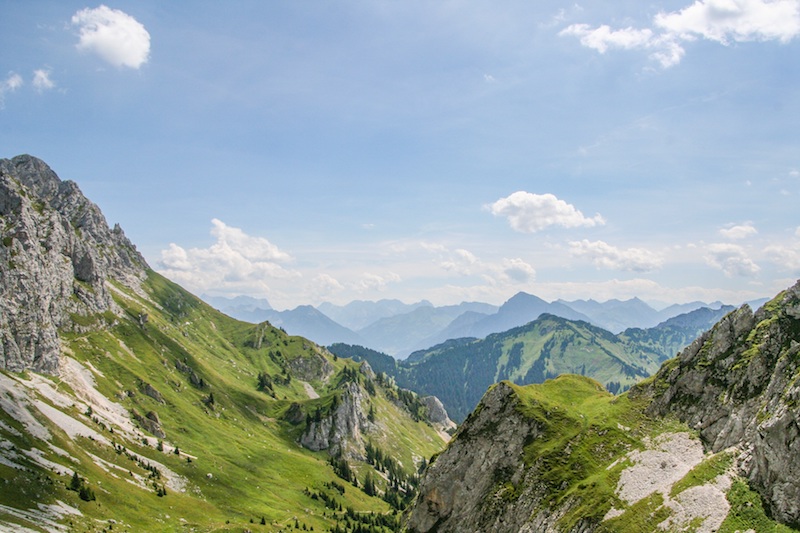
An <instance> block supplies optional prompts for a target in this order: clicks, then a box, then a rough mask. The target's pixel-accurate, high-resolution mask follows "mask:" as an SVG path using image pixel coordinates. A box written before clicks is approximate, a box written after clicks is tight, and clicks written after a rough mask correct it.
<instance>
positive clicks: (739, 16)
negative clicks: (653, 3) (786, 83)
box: [654, 0, 800, 44]
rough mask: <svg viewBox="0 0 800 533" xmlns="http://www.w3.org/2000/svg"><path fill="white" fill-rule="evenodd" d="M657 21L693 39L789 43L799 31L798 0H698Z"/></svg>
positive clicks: (799, 11)
mask: <svg viewBox="0 0 800 533" xmlns="http://www.w3.org/2000/svg"><path fill="white" fill-rule="evenodd" d="M654 24H655V25H656V26H658V27H659V28H662V29H664V30H665V31H666V32H668V33H671V34H675V35H678V36H679V37H680V38H682V39H687V40H691V39H694V38H696V37H702V38H704V39H708V40H711V41H717V42H719V43H721V44H728V43H730V42H732V41H734V42H743V41H780V42H783V43H787V42H789V41H790V40H792V39H793V38H794V37H795V36H797V34H798V33H800V3H798V2H797V0H772V1H768V0H702V1H700V0H698V1H696V2H695V3H693V4H692V5H691V6H689V7H686V8H684V9H681V10H680V11H677V12H674V13H659V14H658V15H656V17H655V20H654Z"/></svg>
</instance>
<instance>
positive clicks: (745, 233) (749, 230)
mask: <svg viewBox="0 0 800 533" xmlns="http://www.w3.org/2000/svg"><path fill="white" fill-rule="evenodd" d="M757 233H758V230H757V229H756V228H755V227H754V226H753V225H752V224H751V223H750V222H745V223H744V224H737V225H732V226H729V227H727V228H723V229H721V230H719V234H720V235H722V236H723V237H725V238H726V239H730V240H739V239H746V238H747V237H751V236H753V235H756V234H757Z"/></svg>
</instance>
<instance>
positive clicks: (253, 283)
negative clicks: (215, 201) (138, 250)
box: [159, 219, 300, 295]
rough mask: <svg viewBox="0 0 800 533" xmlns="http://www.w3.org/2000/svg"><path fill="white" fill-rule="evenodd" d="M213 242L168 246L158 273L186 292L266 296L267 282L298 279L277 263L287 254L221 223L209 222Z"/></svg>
mask: <svg viewBox="0 0 800 533" xmlns="http://www.w3.org/2000/svg"><path fill="white" fill-rule="evenodd" d="M212 225H213V227H212V229H211V235H212V236H213V237H215V238H216V242H214V244H212V245H211V246H210V247H208V248H190V249H188V250H187V249H184V248H182V247H181V246H178V245H177V244H174V243H170V245H169V248H167V249H166V250H162V251H161V260H160V261H159V265H160V266H161V270H160V272H161V273H162V274H164V275H165V276H167V277H168V278H170V279H172V280H174V281H177V282H178V283H181V284H184V285H185V286H186V287H187V288H188V289H189V290H191V291H195V292H206V291H209V290H215V291H218V292H219V291H221V292H238V293H240V294H261V295H266V293H267V292H268V291H269V281H270V280H274V279H288V278H296V277H299V276H300V274H299V273H298V272H295V271H293V270H287V269H286V268H284V267H283V266H282V265H281V263H286V262H288V261H290V260H291V257H290V256H289V254H287V253H285V252H283V251H281V250H280V249H278V247H277V246H275V245H274V244H272V243H271V242H269V241H268V240H267V239H265V238H263V237H253V236H250V235H247V234H246V233H245V232H244V231H242V230H241V229H239V228H234V227H231V226H228V225H227V224H225V223H224V222H222V221H221V220H217V219H214V220H212Z"/></svg>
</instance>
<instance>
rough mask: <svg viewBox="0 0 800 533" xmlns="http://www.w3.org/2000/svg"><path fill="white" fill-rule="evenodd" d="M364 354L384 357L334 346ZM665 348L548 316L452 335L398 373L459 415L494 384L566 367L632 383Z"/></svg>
mask: <svg viewBox="0 0 800 533" xmlns="http://www.w3.org/2000/svg"><path fill="white" fill-rule="evenodd" d="M331 349H332V350H334V351H335V352H337V353H346V354H348V355H351V356H354V357H359V356H360V357H361V358H363V359H365V360H368V361H370V364H372V361H380V364H381V365H382V366H383V367H385V366H386V362H385V361H384V360H383V358H380V359H378V358H377V357H376V355H375V354H374V353H373V352H371V351H368V350H363V351H360V352H359V351H358V350H353V349H352V348H350V349H344V348H343V347H340V346H338V345H337V346H332V347H331ZM658 363H659V354H657V353H655V352H653V351H651V350H648V349H642V348H639V347H638V346H636V345H634V344H632V343H625V342H622V341H621V340H620V339H619V338H618V337H617V336H615V335H613V334H612V333H610V332H608V331H606V330H604V329H601V328H598V327H596V326H592V325H591V324H588V323H586V322H582V321H571V320H568V319H565V318H560V317H557V316H554V315H542V316H541V317H540V318H539V319H538V320H535V321H533V322H530V323H529V324H526V325H525V326H521V327H518V328H514V329H511V330H509V331H505V332H503V333H495V334H492V335H489V336H488V337H486V338H485V339H471V340H468V339H465V340H464V341H463V342H458V341H450V342H447V343H444V344H442V345H439V346H435V347H433V348H431V349H430V350H427V351H426V352H425V353H416V354H415V355H414V360H412V361H400V362H398V363H397V364H396V365H395V369H394V375H395V376H396V379H397V382H398V383H399V384H400V386H402V387H406V388H409V389H412V390H414V391H417V392H418V393H419V394H431V395H435V396H437V397H438V398H439V399H440V400H441V401H442V403H443V404H444V405H445V407H446V408H447V412H448V414H449V415H450V417H451V418H452V419H453V420H456V421H461V420H463V419H464V418H465V417H466V416H467V414H469V412H470V411H471V410H472V409H473V408H474V407H475V406H476V405H477V404H478V401H479V400H480V398H481V396H483V394H484V392H486V389H487V388H488V387H489V386H491V385H492V384H493V383H497V382H498V381H502V380H509V381H511V382H514V383H517V384H521V385H524V384H529V383H542V382H543V381H545V380H546V379H549V378H553V377H556V376H558V375H561V374H578V375H583V376H589V377H592V378H593V379H596V380H597V381H599V382H601V383H603V384H604V385H605V386H606V387H607V388H608V389H609V390H611V391H612V392H618V391H622V390H625V389H627V388H628V387H630V386H631V385H633V384H634V383H636V382H637V381H639V380H641V379H644V378H646V377H647V376H649V375H650V374H652V373H653V372H655V371H656V370H657V369H658Z"/></svg>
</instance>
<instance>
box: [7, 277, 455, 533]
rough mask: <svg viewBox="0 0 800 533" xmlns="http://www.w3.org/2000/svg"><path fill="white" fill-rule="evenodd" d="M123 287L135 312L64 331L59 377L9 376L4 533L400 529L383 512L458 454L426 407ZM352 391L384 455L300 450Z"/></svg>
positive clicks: (324, 362) (267, 336)
mask: <svg viewBox="0 0 800 533" xmlns="http://www.w3.org/2000/svg"><path fill="white" fill-rule="evenodd" d="M112 283H113V282H112ZM109 288H110V290H111V292H112V293H113V295H114V299H115V301H116V303H117V304H118V305H119V306H120V307H121V308H122V310H123V313H122V315H121V316H117V315H114V314H111V313H105V314H98V315H96V316H88V317H79V318H77V319H78V320H80V321H81V324H80V327H79V328H72V331H70V332H62V333H61V338H62V343H63V345H64V348H63V353H62V357H61V361H60V368H59V375H58V377H45V376H42V375H39V374H34V373H26V374H11V373H6V372H3V373H0V407H2V409H0V438H1V440H0V485H2V486H5V487H6V488H5V489H3V490H0V529H2V528H3V527H7V528H11V529H13V528H15V527H18V528H23V527H25V528H28V529H29V530H34V531H39V530H49V531H60V530H64V531H66V530H70V531H71V530H75V531H100V530H111V529H112V527H113V530H114V531H190V530H192V531H243V530H244V529H251V530H253V531H280V530H286V529H289V528H291V527H294V526H295V524H297V525H298V526H299V527H305V528H309V529H310V528H312V527H313V529H314V530H315V531H326V530H334V528H336V527H338V526H337V524H341V525H342V527H343V526H344V524H347V523H351V524H354V523H356V522H359V521H360V522H364V523H369V522H372V525H370V526H368V527H371V528H373V529H372V530H373V531H389V530H392V529H397V527H398V526H397V524H398V519H397V517H396V516H393V514H392V506H391V505H389V503H387V502H386V501H384V500H389V501H390V502H391V503H392V504H393V505H394V506H395V507H399V508H402V506H403V505H404V502H405V501H408V499H410V496H411V495H412V494H413V490H414V485H415V483H416V477H415V476H416V473H417V469H418V467H419V465H420V464H421V463H422V462H423V460H424V459H426V458H428V457H430V456H431V455H433V454H435V453H437V452H438V451H440V450H441V448H442V447H443V446H444V442H443V440H442V439H441V437H440V436H439V434H438V432H437V431H436V430H435V429H434V428H433V427H432V426H431V425H430V424H428V423H426V422H425V421H424V417H425V413H424V409H421V408H420V406H419V402H418V401H417V400H416V396H415V395H413V394H411V393H408V392H406V391H402V390H400V389H398V388H397V387H396V385H394V384H393V383H389V382H382V383H379V382H377V381H375V380H374V379H373V377H371V376H370V374H371V373H370V371H369V370H368V369H367V368H364V367H360V366H359V365H357V364H356V363H354V362H353V361H352V360H349V359H342V358H337V357H335V356H333V355H331V354H330V353H328V352H327V350H325V349H324V348H320V347H318V346H317V345H315V344H313V343H311V342H309V341H307V340H305V339H303V338H300V337H291V336H288V335H286V334H285V333H284V332H283V331H281V330H279V329H275V328H273V327H271V326H270V325H269V324H266V323H264V324H260V325H251V324H246V323H242V322H238V321H236V320H233V319H231V318H229V317H226V316H225V315H222V314H221V313H218V312H216V311H215V310H213V309H212V308H210V307H209V306H207V305H205V304H203V303H202V302H201V301H200V300H198V299H197V298H195V297H194V296H192V295H190V294H188V293H187V292H185V291H184V290H182V289H181V288H180V287H178V286H177V285H174V284H172V283H171V282H169V281H167V280H166V279H164V278H163V277H161V276H159V275H158V274H155V273H153V272H149V273H148V277H147V280H146V281H145V282H144V284H143V289H144V290H143V292H141V293H137V292H134V291H133V290H131V289H128V288H126V287H123V286H122V285H118V284H115V285H113V286H109ZM77 330H80V331H77ZM345 386H348V387H351V388H352V390H355V391H359V394H362V393H363V395H362V396H363V398H362V402H361V407H362V408H363V409H364V410H365V413H363V416H364V417H366V418H369V420H370V423H369V425H368V426H366V430H365V431H364V432H363V433H362V434H360V435H358V437H359V438H361V441H360V442H358V443H355V445H354V446H353V449H364V444H365V443H369V445H370V449H371V450H372V455H373V456H372V457H367V456H366V454H364V455H359V454H353V455H337V456H331V454H330V453H329V450H327V449H322V450H321V451H316V452H314V451H311V450H309V449H306V448H304V447H302V446H301V445H300V444H299V440H300V439H301V436H302V435H303V434H305V433H307V432H308V429H309V424H310V423H312V422H313V419H314V417H315V415H319V413H324V412H326V410H328V409H330V407H331V405H334V404H338V403H341V402H342V401H343V398H344V395H345ZM412 411H413V412H412ZM343 435H344V436H343V438H345V439H346V438H352V435H349V434H347V432H344V433H343ZM348 435H349V436H348ZM375 449H379V450H380V456H381V460H380V461H377V462H376V461H375V458H374V455H375V451H374V450H375ZM368 459H372V461H369V460H368ZM370 462H372V463H374V464H370ZM334 467H335V468H334ZM389 467H391V468H389ZM379 470H380V471H379ZM390 471H391V472H390ZM337 472H338V474H337ZM346 472H349V474H348V475H344V476H343V473H346ZM388 472H390V473H388ZM76 475H77V477H75V476H76ZM343 477H345V478H348V479H347V480H346V479H343ZM73 478H74V479H73ZM368 478H369V479H368ZM367 480H368V481H369V483H367V485H369V487H366V486H365V481H367ZM390 481H391V483H390ZM356 485H357V486H356ZM71 489H75V490H71ZM368 492H369V494H367V493H368ZM390 496H391V497H390ZM348 508H349V511H348ZM364 513H367V514H364ZM369 513H374V514H369ZM381 523H382V524H385V526H382V525H376V524H381ZM365 527H367V526H365Z"/></svg>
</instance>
